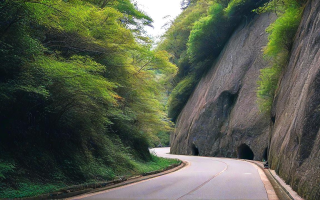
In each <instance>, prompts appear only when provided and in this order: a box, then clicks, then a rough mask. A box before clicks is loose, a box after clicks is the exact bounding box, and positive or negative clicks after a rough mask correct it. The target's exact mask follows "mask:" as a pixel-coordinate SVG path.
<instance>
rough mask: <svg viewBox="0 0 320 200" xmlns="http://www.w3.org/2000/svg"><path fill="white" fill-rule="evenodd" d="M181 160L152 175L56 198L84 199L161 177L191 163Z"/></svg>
mask: <svg viewBox="0 0 320 200" xmlns="http://www.w3.org/2000/svg"><path fill="white" fill-rule="evenodd" d="M180 161H181V163H180V164H179V165H178V166H176V167H174V168H170V169H166V170H163V171H161V172H158V173H153V174H150V175H149V174H148V175H141V176H135V177H132V178H128V180H126V181H123V182H120V183H116V184H113V185H109V186H106V187H103V188H96V189H91V190H90V191H83V192H82V193H74V194H71V193H70V194H69V195H67V196H59V197H58V198H55V199H74V198H77V199H82V198H85V197H89V196H93V195H97V194H101V193H104V192H107V191H108V190H111V189H115V188H118V187H122V186H127V185H130V184H134V183H138V182H142V181H147V180H149V179H153V178H156V177H159V176H163V175H166V174H170V173H173V172H176V171H178V170H180V169H182V168H184V167H186V166H188V165H189V163H188V162H186V161H182V160H180ZM51 199H52V198H51Z"/></svg>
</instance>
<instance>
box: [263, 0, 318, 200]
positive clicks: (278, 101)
mask: <svg viewBox="0 0 320 200" xmlns="http://www.w3.org/2000/svg"><path fill="white" fill-rule="evenodd" d="M272 115H273V118H274V119H275V124H274V126H273V127H272V132H271V145H270V159H269V160H270V163H271V167H272V168H273V169H275V170H276V171H277V173H278V174H279V175H280V176H281V177H283V178H284V179H285V181H286V182H287V183H290V185H291V186H292V187H293V189H294V190H296V191H297V192H298V193H299V194H300V195H302V196H303V197H305V198H306V199H320V132H319V128H320V1H319V0H310V1H309V3H308V4H307V6H306V8H305V11H304V14H303V18H302V21H301V25H300V27H299V30H298V32H297V35H296V38H295V43H294V46H293V49H292V53H291V58H290V62H289V65H288V66H287V68H286V69H285V71H284V73H283V76H282V78H281V81H280V86H279V89H278V91H277V95H276V98H275V102H274V107H273V112H272Z"/></svg>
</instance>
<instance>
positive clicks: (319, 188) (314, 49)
mask: <svg viewBox="0 0 320 200" xmlns="http://www.w3.org/2000/svg"><path fill="white" fill-rule="evenodd" d="M274 20H275V16H274V15H272V14H263V15H260V16H257V17H255V18H254V19H253V20H251V21H250V22H245V23H244V24H243V25H241V26H240V27H239V28H238V30H237V31H236V32H235V33H234V34H233V36H232V37H231V38H230V40H229V42H228V44H227V45H226V47H225V48H224V50H223V52H222V53H221V55H220V57H219V58H218V59H217V61H216V63H214V65H213V66H212V68H211V69H210V71H209V72H208V73H207V74H206V75H205V76H204V77H203V78H202V79H201V81H200V82H199V84H198V85H197V88H196V90H195V91H194V93H193V94H192V96H191V97H190V99H189V100H188V103H187V104H186V105H185V107H184V109H183V110H182V112H181V113H180V115H179V117H178V119H177V123H176V129H175V131H174V133H172V135H171V153H177V154H194V155H204V156H222V157H238V158H244V159H255V160H262V159H268V160H269V162H270V164H271V168H272V169H275V170H276V171H277V173H278V174H279V175H280V176H281V177H282V178H284V179H285V181H286V182H287V183H288V184H290V185H291V186H292V187H293V189H294V190H296V191H297V192H298V193H299V194H300V195H302V196H303V197H304V198H306V199H319V198H320V131H319V128H320V1H319V0H310V1H309V2H308V3H307V5H306V7H305V11H304V13H303V17H302V21H301V24H300V27H299V29H298V31H297V34H296V37H295V41H294V45H293V48H292V50H291V57H290V61H289V64H288V65H287V67H286V68H285V69H284V71H283V73H282V76H281V79H280V81H279V88H278V90H277V91H276V96H275V99H274V103H273V108H272V113H271V116H269V114H263V113H261V112H260V111H259V109H258V106H257V103H256V100H257V99H256V90H257V85H256V83H257V80H258V78H259V70H260V69H262V68H265V67H266V66H267V63H266V61H265V60H264V59H263V58H262V51H261V49H262V48H263V46H265V45H266V44H267V37H268V36H267V34H266V33H265V29H266V28H267V27H268V26H269V25H270V23H272V22H273V21H274ZM268 155H269V158H268Z"/></svg>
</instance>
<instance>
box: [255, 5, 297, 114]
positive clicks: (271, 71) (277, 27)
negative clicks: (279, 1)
mask: <svg viewBox="0 0 320 200" xmlns="http://www.w3.org/2000/svg"><path fill="white" fill-rule="evenodd" d="M286 3H287V4H284V7H283V6H282V7H280V8H281V9H282V10H283V13H282V14H281V15H280V16H279V18H278V19H277V20H276V21H275V22H274V23H272V24H271V25H270V26H269V27H268V28H267V30H266V32H267V33H269V34H270V35H269V42H268V44H267V46H266V47H265V48H264V56H265V58H266V59H267V60H269V61H270V65H271V66H270V67H268V68H265V69H262V70H261V71H260V80H259V81H258V90H257V97H258V105H259V107H260V110H261V111H263V112H269V111H270V110H271V107H272V103H273V97H274V95H275V91H276V89H277V86H278V80H279V77H280V74H281V72H282V70H283V68H284V67H285V66H286V65H287V62H288V59H289V54H290V51H291V47H292V43H293V38H294V36H295V34H296V31H297V29H298V26H299V23H300V20H301V15H302V10H301V6H300V4H299V3H298V2H296V1H295V0H290V1H289V2H286ZM278 9H279V8H278ZM280 11H281V10H280Z"/></svg>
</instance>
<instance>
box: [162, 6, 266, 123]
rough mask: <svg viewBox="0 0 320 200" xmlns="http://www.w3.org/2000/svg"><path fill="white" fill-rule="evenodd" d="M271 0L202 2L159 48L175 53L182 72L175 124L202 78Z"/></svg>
mask: <svg viewBox="0 0 320 200" xmlns="http://www.w3.org/2000/svg"><path fill="white" fill-rule="evenodd" d="M266 1H267V0H258V1H257V0H231V1H230V0H213V1H212V0H198V1H191V2H189V3H190V4H188V8H187V9H185V10H184V11H183V13H182V14H181V15H180V16H179V17H178V18H177V19H176V20H175V21H174V23H173V24H172V26H171V27H170V29H169V30H168V31H167V33H166V35H165V38H164V40H163V41H162V43H161V44H160V45H159V49H163V50H166V51H168V52H169V53H171V54H172V58H171V61H172V62H173V63H175V64H176V65H177V66H178V68H179V72H178V74H177V75H176V76H175V78H174V80H173V81H172V83H173V84H172V85H173V86H172V87H173V88H174V89H173V92H172V93H171V96H170V98H169V102H168V113H169V115H168V116H169V117H170V118H171V119H172V120H173V121H175V120H176V119H177V117H178V115H179V113H180V111H181V110H182V109H183V107H184V105H185V103H186V102H187V100H188V98H189V97H190V95H191V94H192V92H193V90H194V88H195V86H196V85H197V83H198V81H199V80H200V78H201V77H202V76H203V74H205V73H206V71H207V70H208V69H209V68H210V67H211V66H212V64H213V62H214V61H215V60H216V59H217V57H218V56H219V54H220V53H221V51H222V49H223V48H224V46H225V44H226V43H227V41H228V40H229V38H230V37H231V35H232V33H233V32H234V30H235V29H236V28H237V27H238V25H239V24H240V23H241V21H242V20H243V19H246V20H248V19H250V17H252V16H254V13H253V12H252V10H253V9H255V8H258V7H259V6H261V5H262V4H263V3H265V2H266Z"/></svg>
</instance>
